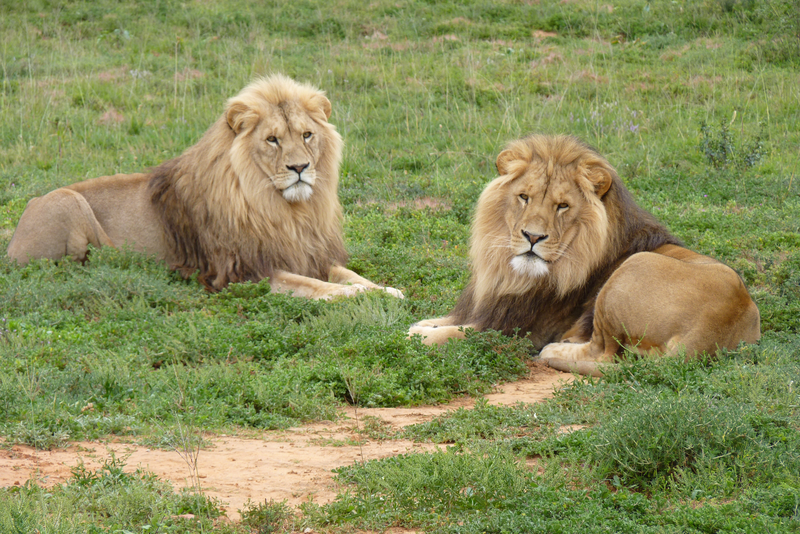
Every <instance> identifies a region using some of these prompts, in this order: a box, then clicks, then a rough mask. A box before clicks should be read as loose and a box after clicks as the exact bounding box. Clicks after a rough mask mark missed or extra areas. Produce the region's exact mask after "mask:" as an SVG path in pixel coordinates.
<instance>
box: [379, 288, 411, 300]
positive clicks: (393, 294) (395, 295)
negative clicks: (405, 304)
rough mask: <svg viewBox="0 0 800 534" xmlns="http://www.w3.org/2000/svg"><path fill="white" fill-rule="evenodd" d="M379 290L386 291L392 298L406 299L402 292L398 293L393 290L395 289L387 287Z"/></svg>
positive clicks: (397, 290)
mask: <svg viewBox="0 0 800 534" xmlns="http://www.w3.org/2000/svg"><path fill="white" fill-rule="evenodd" d="M381 289H382V290H384V291H386V292H387V293H389V294H390V295H391V296H393V297H396V298H399V299H404V298H406V297H405V295H403V292H402V291H400V290H399V289H395V288H393V287H389V286H385V287H382V288H381Z"/></svg>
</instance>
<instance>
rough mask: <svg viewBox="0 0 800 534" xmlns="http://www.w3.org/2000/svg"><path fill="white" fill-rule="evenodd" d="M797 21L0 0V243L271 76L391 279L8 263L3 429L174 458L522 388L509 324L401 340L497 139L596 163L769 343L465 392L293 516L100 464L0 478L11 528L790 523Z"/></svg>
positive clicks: (0, 307)
mask: <svg viewBox="0 0 800 534" xmlns="http://www.w3.org/2000/svg"><path fill="white" fill-rule="evenodd" d="M798 13H800V10H798V9H797V6H796V1H795V0H769V1H766V2H750V1H738V0H731V1H728V0H703V1H699V2H688V1H683V0H679V1H671V0H670V1H667V0H654V1H651V2H639V1H634V0H620V1H618V2H615V3H613V5H611V4H610V3H608V4H605V3H598V2H590V1H588V0H576V1H573V2H569V3H562V2H556V1H550V0H543V1H541V2H538V3H531V2H517V1H511V0H502V1H491V2H490V1H488V0H471V1H468V2H430V1H423V0H406V1H400V2H397V1H388V0H378V1H375V2H370V3H363V2H354V1H352V0H335V1H333V2H328V3H326V4H325V5H324V6H323V5H321V4H319V3H315V2H309V1H292V2H287V1H278V2H271V3H264V2H261V3H257V2H256V3H254V2H249V1H245V0H233V1H230V2H220V1H217V0H211V1H205V2H191V1H190V2H184V1H180V2H179V1H177V0H159V1H156V2H152V1H150V2H132V1H127V0H123V1H114V2H111V1H110V0H99V1H92V2H89V1H83V0H79V1H75V2H61V1H56V0H29V1H26V2H17V3H14V2H0V249H4V247H5V246H7V243H8V241H9V240H10V238H11V235H12V232H13V228H14V227H15V225H16V223H17V220H18V219H19V216H20V215H21V213H22V211H23V209H24V207H25V204H26V203H27V201H28V200H29V199H30V198H32V197H34V196H37V195H41V194H43V193H46V192H47V191H50V190H52V189H53V188H55V187H59V186H63V185H66V184H70V183H73V182H75V181H78V180H81V179H85V178H90V177H95V176H100V175H107V174H113V173H117V172H136V171H140V170H144V169H147V168H151V167H153V166H155V165H157V164H159V163H160V162H162V161H164V160H166V159H169V158H172V157H175V156H177V155H178V154H180V153H181V152H182V151H183V150H184V149H186V148H187V147H189V146H191V145H192V144H193V143H194V142H196V141H197V139H199V137H200V136H201V135H202V133H203V132H204V131H205V129H206V128H207V127H208V126H209V125H210V124H211V123H212V122H213V121H214V120H215V119H216V118H217V117H218V116H219V114H220V113H221V110H222V107H223V105H224V102H225V100H226V99H227V98H228V97H230V96H231V95H233V94H235V93H236V92H237V91H239V90H240V89H241V88H242V87H243V86H244V85H246V84H247V83H248V82H249V81H250V80H252V79H253V78H254V77H256V76H261V75H265V74H268V73H271V72H283V73H285V74H287V75H289V76H293V77H295V78H297V79H299V80H301V81H307V82H311V83H313V84H315V85H317V86H319V87H320V88H322V89H324V90H325V91H326V92H327V94H328V96H329V97H330V99H331V101H332V103H333V115H332V117H331V121H332V122H333V123H334V124H335V125H336V126H337V128H338V130H339V131H340V132H341V133H342V135H343V137H344V139H345V151H344V155H343V156H344V157H343V162H342V168H341V171H342V172H341V181H340V197H341V201H342V204H343V208H344V215H345V220H344V229H345V238H346V242H347V247H348V249H349V251H350V253H351V260H350V263H349V267H350V268H352V269H354V270H356V271H357V272H359V273H361V274H363V275H364V276H367V277H368V278H370V279H373V280H375V281H377V282H380V283H383V284H387V285H391V286H394V287H398V288H401V289H402V290H403V291H404V293H405V294H406V297H407V298H406V299H405V300H404V301H398V300H395V299H392V298H390V297H387V296H384V295H381V294H369V295H363V296H360V297H358V298H355V299H351V300H342V301H334V302H309V301H306V300H302V299H293V298H290V297H286V296H284V295H274V294H271V293H270V292H269V287H268V285H267V284H263V283H262V284H240V285H234V286H231V287H230V288H229V289H228V290H226V291H223V292H221V293H218V294H214V295H211V294H207V293H205V292H204V291H203V290H202V289H201V287H200V285H199V284H198V283H197V282H196V281H195V280H182V279H181V278H180V277H179V276H177V275H176V274H174V273H171V272H169V271H168V270H167V269H166V268H165V266H164V265H163V264H161V263H159V262H155V261H152V260H151V259H148V258H145V257H142V256H140V255H136V254H133V253H130V252H128V251H125V250H122V251H114V250H110V249H101V250H96V251H92V254H91V260H90V261H89V262H88V263H87V264H85V265H81V264H77V263H73V262H69V261H64V262H57V263H54V262H49V261H35V262H32V263H31V264H29V265H28V266H26V267H24V268H19V267H17V266H15V265H12V264H11V263H10V262H9V261H8V260H7V259H5V258H2V259H0V435H2V439H3V443H4V444H6V445H8V444H11V443H28V444H31V445H34V446H36V447H39V448H44V449H46V448H54V447H60V446H62V445H63V444H65V443H67V442H69V441H71V440H76V439H98V438H102V437H104V436H108V435H109V434H116V435H124V436H127V437H129V438H130V439H136V440H140V441H142V442H145V443H148V444H154V445H158V444H160V446H163V447H165V448H170V447H171V446H174V445H175V442H176V439H177V438H176V436H181V435H183V436H189V437H191V436H197V435H198V434H197V433H198V432H200V431H203V432H214V431H218V432H219V431H228V430H236V429H238V428H242V427H244V428H251V429H252V428H255V429H274V428H284V427H286V426H288V425H294V424H299V423H301V422H303V421H311V420H320V419H330V418H335V417H336V416H337V413H338V412H337V408H338V407H339V406H340V405H342V404H344V403H353V404H357V405H358V406H398V405H415V404H422V403H434V402H444V401H446V400H448V399H450V398H452V397H453V396H455V395H460V394H464V393H468V394H480V393H482V392H485V391H488V390H489V388H490V387H491V386H492V385H493V384H495V383H498V382H502V381H506V380H511V379H513V378H515V377H518V376H521V375H522V374H524V373H525V369H526V368H525V363H526V360H528V359H529V358H531V357H533V356H535V354H534V353H533V352H532V351H531V348H530V345H529V344H528V343H527V342H526V341H525V340H524V339H520V338H506V337H503V336H500V335H499V334H497V333H493V332H486V333H479V334H476V333H469V334H468V336H467V340H466V341H465V342H463V343H451V344H448V345H446V346H444V347H442V348H429V347H426V346H424V345H423V344H422V343H421V342H420V340H419V339H406V337H405V332H406V330H407V328H408V325H409V324H411V323H412V322H414V321H416V320H418V319H420V318H425V317H432V316H436V315H441V314H444V313H447V311H449V310H450V309H451V308H452V306H453V305H454V303H455V300H456V299H457V298H458V295H459V293H460V291H461V290H462V288H463V287H464V285H465V284H466V282H467V280H468V277H469V264H468V254H467V251H468V243H469V234H470V227H469V225H470V218H471V214H472V210H473V208H474V204H475V201H476V200H477V197H478V195H479V194H480V191H481V190H482V189H483V187H484V186H485V185H486V184H487V183H488V181H489V180H491V179H492V178H493V177H494V175H495V169H494V159H495V157H496V155H497V154H498V153H499V152H500V150H501V149H502V147H503V146H504V145H505V143H506V142H508V141H509V140H511V139H515V138H518V137H520V136H523V135H525V134H528V133H531V132H536V133H568V134H574V135H577V136H579V137H581V138H583V139H584V140H585V141H587V142H588V143H590V144H592V145H593V146H595V147H596V148H597V149H598V150H599V151H600V152H601V153H603V154H604V155H606V156H607V157H608V159H609V161H610V162H611V163H612V164H613V165H615V167H616V168H617V169H618V170H619V172H620V175H621V176H622V178H623V180H624V181H625V183H626V185H627V186H628V187H629V188H630V189H631V191H632V192H633V194H634V195H635V197H636V198H637V200H638V202H639V203H640V204H641V205H642V206H643V207H645V208H646V209H648V210H649V211H651V212H652V213H653V214H654V215H656V216H657V217H658V218H659V219H660V220H661V221H663V222H664V223H665V224H666V225H667V226H668V227H669V228H670V229H671V230H672V231H673V232H674V233H675V234H676V235H677V236H678V237H680V238H681V239H682V240H683V241H684V242H685V243H686V244H687V246H689V247H690V248H692V249H695V250H698V251H699V252H701V253H704V254H709V255H711V256H714V257H716V258H719V259H720V260H721V261H724V262H726V263H727V264H729V265H731V266H732V267H733V268H734V269H735V270H736V271H737V272H738V273H739V274H740V275H741V276H742V278H743V280H744V281H745V283H746V284H747V285H748V287H749V289H750V291H751V294H752V295H753V297H754V299H755V301H756V303H757V304H758V306H759V309H760V311H761V318H762V331H763V333H764V337H763V339H762V341H761V342H760V343H759V344H758V345H756V346H752V347H743V348H741V349H740V350H737V351H730V352H729V353H728V354H726V355H724V356H723V357H721V358H720V359H719V360H716V361H696V362H683V361H677V360H676V361H662V362H654V361H649V360H646V359H645V360H633V359H631V360H629V361H627V362H626V363H625V364H624V365H623V366H621V367H620V369H619V370H617V371H614V372H611V373H609V374H608V375H607V376H605V377H604V378H603V379H599V380H598V379H579V380H576V381H575V382H574V383H573V384H572V385H570V386H567V387H564V388H561V389H560V390H558V391H557V392H556V395H555V397H554V398H553V399H552V400H551V401H549V402H547V403H544V404H541V405H536V406H526V405H517V406H510V407H493V406H489V405H487V404H485V403H478V404H477V406H476V408H475V409H474V410H472V411H467V410H459V411H456V412H454V413H453V414H451V415H449V416H446V417H442V418H440V419H437V420H435V421H433V422H431V423H429V424H426V425H421V426H418V427H414V428H411V429H408V430H406V431H405V432H404V435H405V436H408V437H412V438H413V439H418V440H431V441H434V442H437V443H442V444H452V445H453V448H451V449H443V450H441V451H439V452H437V453H435V454H430V455H423V454H419V455H405V456H401V457H398V458H394V459H387V460H382V461H377V462H367V463H364V464H357V465H355V466H352V467H349V468H345V469H343V470H342V471H341V472H340V474H339V476H340V477H341V480H342V482H344V483H346V484H347V485H348V489H347V490H346V491H344V492H343V493H342V495H340V496H339V498H338V499H337V500H336V501H335V502H334V503H331V504H330V505H327V506H315V505H313V504H308V505H304V506H303V507H302V508H301V510H298V511H297V514H298V515H296V516H292V517H289V515H288V511H287V510H286V509H285V508H284V507H283V506H282V505H281V504H280V503H264V504H263V505H261V504H258V505H254V506H252V507H251V508H249V509H248V510H246V511H244V514H243V517H244V518H245V519H244V521H243V523H242V524H239V525H231V524H229V523H225V522H220V521H216V514H217V513H218V512H217V511H216V505H215V503H213V502H211V501H209V500H208V499H205V498H204V497H203V496H202V494H198V493H174V492H172V491H171V490H170V489H169V488H168V487H167V486H166V485H164V484H163V483H162V482H160V481H157V480H154V479H153V478H152V477H151V476H150V475H147V474H145V473H137V474H125V473H123V472H122V471H121V470H120V469H121V467H122V464H121V463H118V464H112V465H109V466H106V467H105V468H103V469H101V470H100V471H98V472H95V473H87V472H85V471H83V472H81V471H79V472H76V473H74V475H73V478H72V479H71V480H70V481H69V482H68V483H67V484H65V485H62V486H57V487H55V488H45V487H43V486H40V485H39V484H38V483H36V482H30V483H28V484H26V485H25V486H22V487H17V488H6V489H1V490H0V502H2V504H0V525H1V526H2V528H0V530H2V531H10V532H15V531H21V532H33V531H36V530H39V531H40V532H58V533H60V532H100V531H105V530H111V531H115V530H116V531H129V532H155V531H161V532H170V531H172V532H178V531H180V532H208V531H210V530H211V529H214V531H215V532H244V531H253V530H261V531H263V532H270V531H275V532H278V531H281V530H289V529H292V528H296V527H298V526H299V525H303V527H304V528H305V526H306V525H308V526H310V527H312V528H315V529H329V530H332V531H336V530H338V531H348V530H353V529H354V528H362V527H363V528H382V529H385V528H388V527H389V526H407V527H413V528H424V529H426V531H431V532H463V533H466V532H576V531H581V532H595V531H597V532H599V531H613V532H651V531H652V532H756V531H757V532H764V531H771V532H793V531H797V530H800V512H798V510H800V505H798V503H800V481H798V478H797V473H798V459H797V453H796V451H797V450H798V428H800V416H799V415H798V392H797V384H798V383H800V376H799V375H800V371H799V370H798V369H799V368H800V359H798V356H797V355H798V354H800V345H798V338H797V336H798V333H800V289H799V288H800V223H798V221H800V196H798V191H799V189H798V186H799V185H800V184H798V182H799V181H800V180H799V179H798V176H797V175H798V170H799V169H798V166H797V160H798V152H797V147H798V146H800V104H799V103H800V89H798V84H797V69H798V58H800V53H799V52H800V39H799V38H798V35H799V33H798V27H799V26H798V25H799V24H800V19H798ZM365 432H367V433H368V434H369V435H375V436H381V438H382V439H386V438H389V437H391V435H389V432H388V431H387V430H386V429H385V428H382V426H381V425H379V424H378V423H377V422H370V423H369V424H365ZM190 445H191V447H184V449H185V450H196V449H194V446H195V445H196V443H195V442H191V440H190ZM199 455H200V459H201V460H200V461H202V451H200V452H199ZM123 475H124V476H123ZM259 502H260V501H259ZM188 511H191V513H194V514H196V516H197V518H198V519H197V521H195V522H188V523H187V522H186V521H185V520H182V519H179V518H178V517H177V516H179V515H181V514H182V513H184V512H188Z"/></svg>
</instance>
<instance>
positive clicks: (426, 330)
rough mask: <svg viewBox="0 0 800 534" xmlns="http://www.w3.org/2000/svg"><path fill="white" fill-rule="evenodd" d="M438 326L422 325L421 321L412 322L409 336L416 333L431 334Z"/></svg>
mask: <svg viewBox="0 0 800 534" xmlns="http://www.w3.org/2000/svg"><path fill="white" fill-rule="evenodd" d="M436 328H437V327H436V326H420V324H419V323H415V324H412V325H411V327H410V328H409V329H408V337H411V336H413V335H414V334H419V335H421V336H422V337H428V336H430V335H431V334H432V333H433V331H434V330H435V329H436Z"/></svg>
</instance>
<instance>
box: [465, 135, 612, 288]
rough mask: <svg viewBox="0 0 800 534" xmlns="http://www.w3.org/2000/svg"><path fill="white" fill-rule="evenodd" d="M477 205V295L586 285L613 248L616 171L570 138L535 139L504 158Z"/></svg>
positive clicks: (518, 145)
mask: <svg viewBox="0 0 800 534" xmlns="http://www.w3.org/2000/svg"><path fill="white" fill-rule="evenodd" d="M497 168H498V170H499V172H500V175H501V176H500V177H498V178H496V179H494V180H493V181H492V182H491V183H490V184H489V185H488V186H487V187H486V189H485V190H484V192H483V193H482V195H481V198H480V200H479V201H478V208H477V211H476V216H475V223H474V227H473V241H472V247H471V256H472V261H473V269H474V270H475V271H476V272H480V274H479V275H478V276H477V277H476V279H477V280H479V282H478V286H477V287H476V292H477V293H478V294H487V295H488V294H497V293H511V294H514V293H520V292H524V291H527V290H528V289H529V288H531V287H532V286H533V285H536V284H538V283H539V281H540V280H548V281H549V282H548V283H550V284H551V285H552V286H553V287H555V288H557V290H558V291H559V292H560V293H564V292H566V291H569V290H570V289H572V288H575V287H579V286H580V285H582V284H583V283H584V282H585V281H586V279H587V277H588V276H589V274H590V273H591V271H592V270H593V269H595V268H596V267H597V265H598V264H599V262H600V261H601V260H602V258H603V257H604V255H605V254H606V252H605V251H606V250H607V247H608V242H607V239H608V219H607V213H606V209H605V206H604V204H603V201H602V198H603V196H604V194H605V193H606V191H608V188H609V187H610V186H611V182H612V173H613V172H614V171H613V169H612V168H611V167H610V166H609V165H608V163H607V162H606V161H605V160H604V159H602V158H601V157H600V156H598V155H597V154H596V153H595V152H594V151H592V150H591V149H589V148H587V147H586V146H584V145H582V144H580V143H579V142H577V141H576V140H575V139H573V138H570V137H556V138H547V137H536V136H535V137H531V138H527V139H523V140H521V141H517V142H515V143H512V144H511V145H510V147H509V148H508V149H507V150H504V151H503V152H501V153H500V155H499V156H498V158H497Z"/></svg>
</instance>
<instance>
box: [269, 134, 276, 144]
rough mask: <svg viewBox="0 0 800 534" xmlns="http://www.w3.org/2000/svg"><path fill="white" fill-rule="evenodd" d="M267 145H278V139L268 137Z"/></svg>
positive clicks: (272, 136)
mask: <svg viewBox="0 0 800 534" xmlns="http://www.w3.org/2000/svg"><path fill="white" fill-rule="evenodd" d="M267 143H269V144H271V145H277V144H278V138H277V137H275V136H274V135H270V136H269V137H267Z"/></svg>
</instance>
